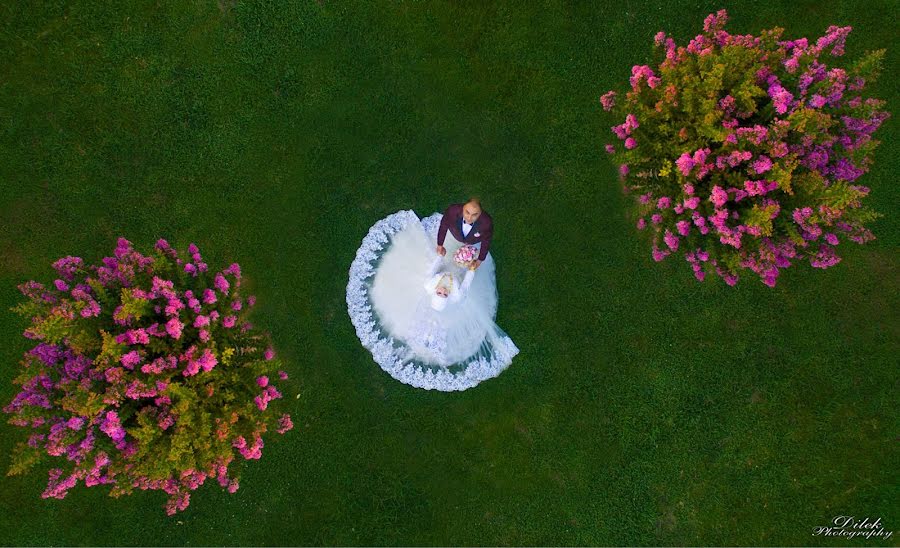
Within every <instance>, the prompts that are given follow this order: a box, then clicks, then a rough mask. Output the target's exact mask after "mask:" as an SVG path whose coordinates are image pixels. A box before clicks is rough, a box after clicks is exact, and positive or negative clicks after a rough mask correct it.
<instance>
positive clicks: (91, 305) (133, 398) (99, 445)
mask: <svg viewBox="0 0 900 548" xmlns="http://www.w3.org/2000/svg"><path fill="white" fill-rule="evenodd" d="M188 252H189V254H190V258H189V259H182V258H181V257H180V256H179V254H178V252H176V250H175V249H173V248H172V247H170V246H169V244H168V243H167V242H166V241H165V240H159V241H158V242H157V244H156V247H155V249H154V252H153V254H152V255H150V256H144V255H142V254H140V253H139V252H137V251H135V250H134V249H133V248H132V246H131V243H130V242H128V240H125V239H124V238H120V239H119V240H118V245H117V247H116V249H115V252H114V256H112V257H106V258H104V259H103V260H102V262H101V263H100V264H98V265H87V264H85V262H84V261H83V260H82V259H81V258H79V257H64V258H62V259H59V260H58V261H56V262H55V263H54V264H53V267H54V268H55V269H56V270H57V272H58V278H57V279H56V280H54V281H53V283H52V284H50V285H48V286H45V285H43V284H41V283H38V282H35V281H29V282H27V283H24V284H21V285H19V290H20V291H21V292H22V293H23V294H24V295H25V296H26V297H27V298H28V300H27V301H26V302H24V303H22V304H19V305H18V306H17V307H15V309H14V310H16V311H17V312H19V313H20V314H22V315H23V316H24V317H26V318H29V319H30V321H31V326H30V327H28V328H27V329H26V330H25V332H24V336H25V337H26V338H28V339H30V340H33V341H34V342H35V343H36V345H35V346H34V348H32V349H31V350H30V351H28V352H26V353H25V355H24V357H23V359H22V362H21V368H20V370H19V374H18V376H17V377H16V379H15V380H14V382H15V383H16V384H18V385H20V386H21V391H20V392H19V393H18V394H16V396H15V397H14V398H13V400H12V402H10V403H9V404H8V405H6V406H5V407H4V408H3V411H4V412H6V413H10V414H12V415H13V416H12V418H11V419H10V420H9V422H10V423H11V424H13V425H16V426H20V427H23V428H26V429H28V430H29V431H30V433H29V435H28V439H27V442H20V443H19V444H18V446H17V447H16V448H15V450H14V453H13V456H12V464H11V467H10V470H9V474H10V475H13V474H21V473H24V472H26V471H27V470H29V469H31V468H32V467H33V466H35V465H36V464H38V463H39V462H41V461H43V460H47V458H48V457H49V458H50V460H51V461H54V462H56V463H57V464H55V466H54V467H53V468H52V469H51V470H50V474H49V482H48V484H47V488H46V490H45V491H44V493H43V494H42V497H44V498H48V497H52V498H58V499H61V498H64V497H65V496H66V494H67V492H68V490H69V489H71V488H73V487H75V486H76V485H77V484H78V483H79V482H81V481H83V482H84V485H85V486H87V487H91V486H95V485H109V486H111V491H110V495H111V496H114V497H118V496H121V495H127V494H130V493H132V492H133V490H134V489H135V488H138V489H142V490H146V489H159V490H162V491H165V492H166V493H167V494H168V495H169V500H168V502H167V504H166V511H167V513H169V514H173V513H175V512H176V511H181V510H184V509H185V508H186V507H187V506H188V504H189V500H190V494H191V491H193V490H195V489H197V487H199V486H200V485H202V484H203V483H204V481H206V480H207V479H210V480H214V481H216V482H218V483H219V485H221V486H222V487H223V488H225V489H227V490H228V492H230V493H233V492H235V490H237V488H238V481H239V477H238V475H237V474H236V472H235V470H234V469H235V468H237V467H236V466H234V465H232V463H233V461H234V460H235V457H236V456H240V457H242V458H243V459H259V458H260V457H261V456H262V447H263V438H262V435H263V434H264V433H265V432H266V431H267V430H268V429H270V428H272V429H275V430H277V431H278V432H279V433H282V434H283V433H284V432H286V431H288V430H290V429H291V428H292V426H293V424H292V422H291V418H290V416H289V415H287V414H282V415H281V416H280V417H278V416H276V413H275V410H274V406H270V405H269V402H270V401H272V400H275V399H279V398H281V392H280V391H279V390H278V389H277V388H276V387H275V385H274V383H273V382H272V381H271V380H270V379H274V378H278V379H281V380H286V379H287V378H288V376H287V373H285V372H284V371H280V370H279V360H278V359H277V358H275V352H274V351H273V349H272V347H271V345H270V344H269V343H268V335H267V334H265V333H262V332H259V331H258V330H257V329H255V328H254V327H253V326H252V324H251V323H250V322H249V321H247V315H248V309H249V308H250V307H252V306H253V305H254V302H255V298H254V297H253V296H252V295H251V296H248V297H247V298H246V299H244V298H243V297H242V296H241V292H240V285H241V270H240V266H239V265H238V264H237V263H235V264H232V265H231V266H229V267H228V268H226V269H224V270H222V271H220V272H216V273H215V274H213V273H212V272H211V271H209V269H208V267H207V265H206V263H204V262H203V260H202V257H201V255H200V252H199V250H198V249H197V247H196V246H195V245H193V244H191V245H190V246H189V247H188ZM245 305H246V306H245ZM229 467H230V468H231V469H230V470H229Z"/></svg>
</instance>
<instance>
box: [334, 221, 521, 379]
mask: <svg viewBox="0 0 900 548" xmlns="http://www.w3.org/2000/svg"><path fill="white" fill-rule="evenodd" d="M441 217H442V214H441V213H435V214H433V215H431V216H430V217H427V218H425V219H422V220H419V218H418V217H417V216H416V214H415V213H414V212H413V211H411V210H404V211H398V212H397V213H393V214H391V215H389V216H387V217H386V218H384V219H381V220H380V221H378V222H377V223H375V225H374V226H372V228H370V229H369V233H368V234H367V235H366V237H365V238H364V239H363V242H362V245H361V246H360V248H359V249H358V250H357V252H356V258H355V259H354V261H353V265H352V266H351V268H350V282H349V284H348V285H347V307H348V312H349V314H350V319H351V321H352V322H353V325H354V327H355V328H356V334H357V335H358V336H359V339H360V341H361V342H362V344H363V346H365V347H366V348H367V349H368V350H370V351H371V352H372V356H373V357H374V358H375V361H376V362H377V363H378V364H379V365H380V366H381V368H382V369H384V370H385V371H387V372H388V373H389V374H390V375H391V376H393V377H394V378H395V379H397V380H399V381H401V382H403V383H406V384H409V385H412V386H416V387H419V388H425V389H434V390H442V391H453V390H465V389H467V388H471V387H472V386H475V385H476V384H478V383H479V382H481V381H483V380H485V379H488V378H492V377H496V376H497V375H499V374H500V373H501V372H502V371H503V370H504V369H506V368H507V367H508V366H509V364H510V363H511V362H512V358H513V357H514V356H515V355H516V354H518V352H519V349H518V348H517V347H516V345H515V344H514V343H513V341H512V339H510V338H509V336H508V335H507V334H506V333H505V332H504V331H503V330H502V329H500V327H498V326H497V324H496V323H494V319H495V317H496V314H497V288H496V281H495V269H494V260H493V257H491V254H490V252H488V254H487V255H486V256H485V260H484V261H483V262H482V263H481V264H480V265H479V267H478V268H477V269H476V270H474V271H472V270H468V269H466V268H464V267H460V266H458V265H456V264H455V262H454V261H453V253H454V252H455V251H456V250H457V249H458V248H459V247H461V246H462V245H464V244H462V243H461V242H459V241H457V240H456V239H455V238H454V237H453V235H452V234H451V233H450V232H449V231H448V232H447V236H446V238H445V240H444V247H445V248H446V250H447V253H446V255H445V256H443V257H442V256H440V255H438V254H437V252H436V251H435V247H436V246H437V230H438V227H439V226H440V222H441ZM478 245H479V244H476V247H478ZM442 276H445V278H444V279H443V281H444V284H442V285H449V286H450V293H449V295H448V297H446V299H447V302H446V306H445V307H443V308H442V309H441V310H437V309H436V308H435V307H434V306H432V299H433V298H434V299H441V298H442V297H434V295H435V293H434V290H435V287H436V285H437V284H438V282H439V281H441V278H442ZM448 282H449V283H448Z"/></svg>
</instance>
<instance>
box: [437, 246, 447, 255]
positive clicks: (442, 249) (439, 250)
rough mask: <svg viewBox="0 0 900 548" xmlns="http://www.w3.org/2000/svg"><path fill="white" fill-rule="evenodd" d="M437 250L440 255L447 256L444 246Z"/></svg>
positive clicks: (438, 247)
mask: <svg viewBox="0 0 900 548" xmlns="http://www.w3.org/2000/svg"><path fill="white" fill-rule="evenodd" d="M436 249H437V252H438V255H440V256H442V257H443V256H444V255H446V254H447V250H446V249H444V246H442V245H439V246H437V248H436Z"/></svg>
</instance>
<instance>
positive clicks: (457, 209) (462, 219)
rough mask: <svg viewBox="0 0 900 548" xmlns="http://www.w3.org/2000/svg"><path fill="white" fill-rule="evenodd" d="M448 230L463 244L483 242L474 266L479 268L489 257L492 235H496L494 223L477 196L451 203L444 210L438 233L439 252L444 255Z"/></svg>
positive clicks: (473, 263)
mask: <svg viewBox="0 0 900 548" xmlns="http://www.w3.org/2000/svg"><path fill="white" fill-rule="evenodd" d="M448 230H449V231H450V234H451V235H452V236H453V237H454V238H456V240H457V241H458V242H461V243H463V244H468V245H474V244H476V243H478V242H481V252H480V253H479V254H478V258H477V259H475V260H474V261H473V262H472V267H473V268H478V267H479V265H481V262H482V261H484V258H485V257H487V254H488V249H489V248H490V247H491V237H493V235H494V223H493V221H492V220H491V216H490V215H488V213H487V212H486V211H483V210H482V209H481V202H480V201H479V200H478V199H477V198H472V199H470V200H469V201H468V202H466V203H464V204H451V205H450V207H448V208H447V210H446V211H444V216H443V218H441V227H440V228H439V229H438V234H437V252H438V253H439V254H440V255H442V256H443V255H445V254H446V253H447V250H446V249H444V237H445V236H447V231H448Z"/></svg>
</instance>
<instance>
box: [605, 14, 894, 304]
mask: <svg viewBox="0 0 900 548" xmlns="http://www.w3.org/2000/svg"><path fill="white" fill-rule="evenodd" d="M726 20H727V14H726V12H725V10H721V11H719V12H718V13H715V14H711V15H709V16H708V17H707V18H706V20H705V22H704V26H703V33H701V34H699V35H697V36H696V37H695V38H694V39H693V40H691V41H690V43H689V44H688V45H687V47H684V46H678V45H676V43H675V41H674V40H673V39H672V38H669V37H667V36H666V35H665V33H664V32H659V33H658V34H657V35H656V38H655V43H656V46H657V50H656V51H657V53H658V56H659V59H660V62H659V63H658V64H656V63H655V64H654V67H650V66H648V65H640V66H635V67H633V68H632V76H631V80H630V84H631V89H630V90H629V91H627V92H626V93H625V97H624V99H623V100H617V95H618V94H617V92H616V91H614V90H613V91H609V92H608V93H605V94H604V95H603V96H602V97H601V98H600V102H601V104H602V106H603V108H604V109H605V110H607V111H614V112H615V113H616V114H617V116H618V119H620V120H622V119H624V122H623V123H621V124H619V125H615V126H613V127H612V132H613V133H614V134H615V136H616V137H617V142H616V144H607V145H606V152H607V153H609V154H611V157H612V158H613V159H614V163H615V165H616V166H617V167H618V171H619V177H620V180H622V181H623V184H624V190H625V191H626V192H627V193H631V194H632V195H633V196H634V197H635V206H636V208H637V217H638V220H637V228H638V229H639V230H644V229H646V228H647V227H648V226H649V227H650V231H649V232H652V256H653V259H654V260H656V261H661V260H663V259H664V258H665V257H667V256H668V255H671V254H675V253H676V252H680V253H681V254H683V256H684V257H685V259H686V260H687V261H688V262H689V263H690V264H691V266H692V268H693V270H694V274H695V276H696V278H697V279H698V280H700V281H702V280H703V279H704V277H705V275H706V272H707V271H709V272H715V273H716V274H717V275H719V276H720V277H722V278H723V279H724V280H725V282H726V283H728V284H729V285H734V284H735V283H737V281H738V275H739V272H740V271H741V270H743V269H749V270H751V271H753V272H755V273H756V274H757V275H759V277H760V278H761V280H762V282H763V283H765V284H766V285H768V286H770V287H771V286H774V285H775V281H776V278H777V277H778V274H779V271H780V269H784V268H787V267H789V266H791V264H792V262H794V261H802V260H809V262H810V264H811V265H812V266H813V267H817V268H828V267H830V266H832V265H834V264H836V263H837V262H839V261H840V258H839V257H838V255H837V253H836V251H835V248H836V246H837V245H838V244H839V243H840V242H841V241H842V240H852V241H854V242H857V243H864V242H866V241H869V240H872V239H874V235H873V234H872V233H871V232H870V231H869V230H868V229H867V228H866V227H865V224H866V223H868V222H870V221H872V220H874V219H876V218H878V217H882V216H883V215H882V214H880V213H876V212H874V211H871V210H870V209H868V208H866V207H864V206H863V204H862V201H863V198H864V197H865V196H866V195H867V194H868V193H869V189H868V188H867V187H865V186H861V185H858V184H856V181H857V179H859V177H860V176H862V174H863V173H865V172H866V171H868V169H869V167H870V164H871V161H872V154H873V151H874V149H875V147H876V146H877V145H878V144H879V141H876V140H874V139H872V134H873V133H874V132H875V130H876V129H877V128H878V127H879V125H881V123H882V122H883V121H884V120H885V119H887V118H888V116H889V113H887V112H885V111H881V110H879V108H880V107H881V106H883V105H884V101H882V100H879V99H874V98H864V97H863V89H864V88H865V86H866V85H867V84H868V83H870V82H872V81H873V80H874V79H875V78H876V77H877V76H878V74H879V72H880V70H881V62H882V58H883V57H884V50H878V51H874V52H868V53H866V54H865V55H864V56H863V57H861V58H860V59H859V60H858V61H856V62H855V63H853V64H852V65H850V66H849V67H848V68H846V69H845V68H837V67H833V68H829V67H828V66H827V65H826V64H825V61H824V59H823V58H824V56H825V55H826V54H830V55H831V56H841V55H843V53H844V43H845V41H846V39H847V35H848V34H849V33H850V30H851V28H850V27H836V26H831V27H829V28H828V30H827V32H826V34H825V36H823V37H821V38H819V39H818V40H816V41H815V43H810V42H809V41H807V39H806V38H800V39H797V40H786V41H785V40H781V34H782V33H783V30H784V29H781V28H777V27H776V28H773V29H771V30H766V31H763V32H762V33H761V34H760V36H752V35H730V34H728V33H727V32H726V31H725V30H724V29H723V27H724V25H725V22H726Z"/></svg>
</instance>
